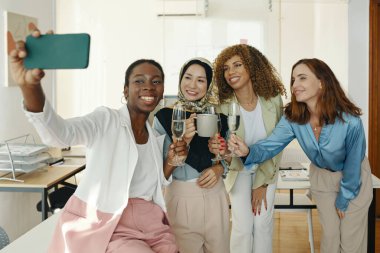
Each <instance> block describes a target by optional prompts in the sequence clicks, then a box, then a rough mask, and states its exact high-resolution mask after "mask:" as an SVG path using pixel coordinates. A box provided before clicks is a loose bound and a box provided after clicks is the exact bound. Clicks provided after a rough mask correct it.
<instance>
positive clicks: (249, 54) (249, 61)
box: [214, 44, 286, 102]
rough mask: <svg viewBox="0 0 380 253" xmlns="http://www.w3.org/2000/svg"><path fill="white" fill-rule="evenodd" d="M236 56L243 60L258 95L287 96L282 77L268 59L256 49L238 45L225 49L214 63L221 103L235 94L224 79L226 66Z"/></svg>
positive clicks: (215, 82)
mask: <svg viewBox="0 0 380 253" xmlns="http://www.w3.org/2000/svg"><path fill="white" fill-rule="evenodd" d="M235 55H237V56H239V57H240V58H241V60H242V62H243V65H244V68H245V69H246V70H247V72H248V73H249V75H250V78H251V81H252V85H253V90H254V91H255V93H256V95H258V96H261V97H264V98H265V99H269V98H271V97H276V96H277V95H279V94H281V95H286V91H285V87H284V85H283V84H282V82H281V79H280V76H279V74H278V72H277V70H276V69H275V68H274V67H273V65H272V64H271V63H270V62H269V61H268V59H267V58H266V57H265V56H264V55H263V54H262V53H261V52H260V51H259V50H257V49H256V48H254V47H252V46H249V45H245V44H238V45H233V46H230V47H227V48H225V49H224V50H223V51H222V52H221V53H220V54H219V55H218V56H217V57H216V59H215V61H214V71H215V73H214V84H216V85H217V87H218V94H219V101H220V102H226V101H228V100H229V99H230V98H232V96H233V93H234V90H233V89H232V88H231V87H230V86H229V85H228V83H227V81H226V79H225V78H224V64H225V63H226V61H228V60H229V59H231V58H232V57H233V56H235Z"/></svg>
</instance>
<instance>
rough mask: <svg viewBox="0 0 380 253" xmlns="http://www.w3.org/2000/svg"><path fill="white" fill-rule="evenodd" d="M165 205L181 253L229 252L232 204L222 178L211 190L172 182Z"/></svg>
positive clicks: (190, 183)
mask: <svg viewBox="0 0 380 253" xmlns="http://www.w3.org/2000/svg"><path fill="white" fill-rule="evenodd" d="M165 202H166V205H167V208H168V219H169V223H170V226H171V227H172V230H173V233H174V235H175V238H176V242H177V245H178V247H179V251H180V252H181V253H229V248H230V246H229V241H230V238H229V205H228V201H227V192H226V189H225V187H224V183H223V180H222V179H220V180H219V181H218V183H217V184H216V185H215V186H214V187H213V188H211V189H203V188H200V187H199V186H198V185H197V184H196V183H194V182H183V181H178V180H173V182H172V183H171V184H170V185H169V186H168V187H167V188H166V190H165Z"/></svg>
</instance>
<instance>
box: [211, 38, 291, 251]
mask: <svg viewBox="0 0 380 253" xmlns="http://www.w3.org/2000/svg"><path fill="white" fill-rule="evenodd" d="M214 69H215V79H214V80H215V83H216V84H217V87H218V94H219V100H220V103H221V105H220V110H221V112H222V113H223V114H226V115H227V114H228V108H229V103H231V101H235V102H237V103H238V104H239V105H240V111H241V117H242V121H241V122H240V126H239V128H238V130H237V132H236V135H238V136H239V137H241V138H242V139H243V140H244V141H245V142H246V143H249V144H250V145H251V144H254V143H255V142H257V141H259V140H261V139H264V138H266V137H267V136H268V135H269V134H271V132H272V130H273V129H274V127H275V125H276V124H277V122H278V121H279V119H280V117H281V115H282V99H281V95H284V94H285V89H284V86H283V84H282V83H281V81H280V78H279V75H278V73H277V71H276V70H275V68H274V67H273V66H272V64H271V63H270V62H269V61H268V59H267V58H266V57H265V56H264V55H263V54H262V53H261V52H260V51H258V50H257V49H256V48H254V47H252V46H249V45H234V46H231V47H228V48H226V49H224V50H223V51H222V52H221V53H220V54H219V55H218V56H217V58H216V60H215V63H214ZM220 140H222V139H221V137H219V138H213V139H211V140H210V142H209V147H210V151H212V152H213V153H217V151H216V150H214V149H212V147H213V145H217V143H219V142H220ZM218 147H219V145H218ZM218 151H219V150H218ZM225 151H226V150H222V151H221V153H222V154H223V153H224V152H225ZM225 161H226V162H227V163H229V165H228V166H229V172H228V174H227V178H226V180H225V185H226V188H227V192H229V195H230V201H231V210H232V231H231V240H230V250H231V252H232V253H250V252H260V253H263V252H264V253H265V252H272V234H273V212H274V210H273V203H274V195H275V190H276V179H277V172H278V164H279V161H280V155H277V156H275V157H274V158H273V159H270V160H268V161H265V162H263V163H261V164H259V166H253V167H252V166H251V167H247V166H244V164H243V162H242V161H241V159H240V158H238V157H233V158H231V157H228V158H226V160H225Z"/></svg>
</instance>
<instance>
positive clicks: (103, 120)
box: [25, 101, 171, 214]
mask: <svg viewBox="0 0 380 253" xmlns="http://www.w3.org/2000/svg"><path fill="white" fill-rule="evenodd" d="M25 114H26V115H27V117H28V119H29V121H30V122H31V123H32V124H33V125H34V127H35V128H36V130H37V132H38V134H39V135H40V137H41V139H42V141H43V142H44V143H45V144H47V145H50V146H55V147H67V146H73V145H79V144H82V145H86V146H87V152H86V170H85V175H84V177H83V179H82V180H81V183H80V185H79V187H78V189H77V190H76V192H75V195H76V196H77V197H78V198H79V199H81V200H83V201H84V202H86V203H87V205H89V206H91V207H94V208H96V209H97V210H98V211H101V212H106V213H113V214H120V213H121V212H122V211H123V210H124V208H125V207H126V206H127V204H128V198H129V187H130V183H131V180H132V176H133V172H134V170H135V167H136V163H137V158H138V152H137V146H136V142H135V139H134V135H133V132H132V128H131V119H130V116H129V112H128V109H127V106H123V107H121V108H120V109H119V110H114V109H110V108H106V107H99V108H97V109H96V110H95V111H94V112H92V113H90V114H88V115H86V116H83V117H77V118H72V119H68V120H64V119H62V118H61V117H60V116H59V115H58V114H56V113H55V111H54V110H53V109H52V107H51V105H50V103H49V102H47V101H46V102H45V105H44V109H43V112H41V113H31V112H28V111H25ZM146 127H147V129H148V132H149V138H151V142H150V143H152V150H153V154H151V155H152V156H153V158H154V161H155V165H156V166H155V170H156V171H157V173H154V174H153V173H152V176H153V175H157V177H158V182H159V184H158V185H157V188H156V191H155V193H154V196H153V201H154V202H155V203H156V204H158V205H159V206H160V207H161V208H162V209H163V210H164V212H166V206H165V201H164V198H163V194H162V185H168V184H169V183H170V181H171V178H170V179H169V181H168V180H166V179H165V176H164V174H163V167H162V166H163V158H162V157H163V155H162V152H163V151H162V150H163V141H164V138H165V135H161V136H158V133H157V132H156V131H155V130H154V129H152V128H151V126H150V124H149V123H148V121H147V122H146Z"/></svg>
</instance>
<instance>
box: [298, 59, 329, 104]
mask: <svg viewBox="0 0 380 253" xmlns="http://www.w3.org/2000/svg"><path fill="white" fill-rule="evenodd" d="M291 90H292V93H293V95H294V97H295V99H296V100H297V102H303V103H305V104H307V105H308V107H312V108H315V106H316V103H317V100H318V98H319V96H320V94H321V91H322V84H321V81H320V80H319V79H318V78H317V77H316V75H315V74H314V73H313V72H312V71H311V70H310V69H309V67H307V66H306V65H305V64H299V65H297V66H296V67H295V68H294V69H293V73H292V84H291Z"/></svg>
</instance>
